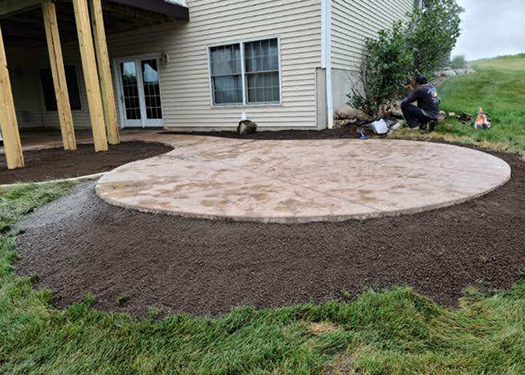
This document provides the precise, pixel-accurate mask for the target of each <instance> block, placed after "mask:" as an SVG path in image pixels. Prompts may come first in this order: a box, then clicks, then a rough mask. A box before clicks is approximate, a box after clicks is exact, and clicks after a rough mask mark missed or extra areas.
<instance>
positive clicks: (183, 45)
mask: <svg viewBox="0 0 525 375" xmlns="http://www.w3.org/2000/svg"><path fill="white" fill-rule="evenodd" d="M187 4H188V6H189V9H190V18H191V19H190V22H188V23H184V24H178V25H177V24H175V25H164V26H160V27H154V28H148V29H141V30H138V31H137V32H132V33H126V34H119V35H115V36H112V37H110V38H108V45H109V52H110V55H111V57H112V58H116V57H124V56H133V55H141V54H148V53H160V52H161V51H165V52H167V53H168V55H169V58H170V61H169V63H168V64H167V65H166V66H165V67H163V68H162V70H161V92H162V102H163V112H164V124H165V126H166V127H182V128H219V127H235V126H236V125H237V123H238V122H239V119H240V117H241V114H242V112H246V113H247V115H248V117H249V118H250V119H252V120H253V121H255V122H257V123H258V124H259V126H261V127H270V128H271V127H287V128H289V127H315V126H316V83H315V79H316V68H317V67H319V66H320V65H321V4H320V0H274V1H264V2H263V1H259V0H257V1H255V0H223V1H217V0H188V1H187ZM268 37H280V41H281V50H280V53H281V67H282V72H281V74H282V104H281V105H258V106H255V105H251V106H250V105H249V106H227V107H226V106H223V107H213V106H212V105H211V92H210V77H209V70H208V47H210V46H214V45H218V44H226V43H230V42H232V43H233V42H238V41H243V40H253V39H265V38H268Z"/></svg>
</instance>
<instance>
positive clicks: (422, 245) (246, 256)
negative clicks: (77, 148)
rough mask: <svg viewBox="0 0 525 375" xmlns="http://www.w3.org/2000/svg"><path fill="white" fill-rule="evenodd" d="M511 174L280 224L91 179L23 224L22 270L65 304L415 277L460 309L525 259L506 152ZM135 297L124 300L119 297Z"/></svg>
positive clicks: (287, 296)
mask: <svg viewBox="0 0 525 375" xmlns="http://www.w3.org/2000/svg"><path fill="white" fill-rule="evenodd" d="M497 156H499V157H501V158H502V159H504V160H506V161H507V162H508V163H509V164H510V165H511V167H512V168H513V178H512V179H511V181H509V183H507V184H506V185H505V186H503V187H502V188H500V189H498V190H496V191H495V192H493V193H491V194H489V195H487V196H485V197H483V198H480V199H477V200H474V201H471V202H468V203H464V204H461V205H458V206H454V207H449V208H446V209H442V210H437V211H431V212H425V213H420V214H416V215H409V216H400V217H389V218H382V219H372V220H367V221H364V222H362V221H355V220H354V221H347V222H344V223H312V224H301V225H278V224H258V223H234V222H226V221H208V220H196V219H185V218H178V217H172V216H163V215H152V214H146V213H139V212H135V211H127V210H124V209H121V208H117V207H113V206H110V205H108V204H106V203H104V202H103V201H102V200H100V199H98V198H97V196H96V195H95V192H94V183H85V184H82V185H79V186H78V187H77V188H75V189H74V191H73V193H72V194H71V195H70V196H68V197H64V198H62V199H60V200H58V201H55V202H53V203H51V204H49V205H47V206H45V207H43V208H42V209H40V210H37V211H36V212H35V213H34V214H33V215H32V216H31V217H29V218H28V219H27V220H26V221H24V222H23V223H21V226H22V227H23V228H25V229H26V230H27V231H26V233H25V234H23V235H21V236H19V237H18V243H19V245H20V251H21V259H20V261H19V262H18V268H19V270H20V272H21V273H22V274H26V275H27V274H31V273H33V272H36V273H37V274H38V275H39V276H40V282H39V287H49V288H51V289H52V290H53V291H54V292H55V301H56V305H57V306H59V307H63V306H67V305H69V304H71V303H72V302H75V301H80V300H83V299H84V298H85V296H86V294H87V293H88V292H91V293H93V294H94V296H95V307H96V308H98V309H101V310H112V311H127V312H129V313H132V314H134V315H139V316H140V315H143V314H145V313H146V312H147V309H148V306H156V307H157V308H161V309H165V310H167V311H172V312H187V313H191V314H212V315H216V314H223V313H226V312H228V311H229V310H230V309H231V307H232V306H236V305H245V304H248V305H254V306H257V307H276V306H285V305H294V304H298V303H304V302H309V301H312V302H322V301H327V300H334V299H340V298H341V291H342V290H346V291H348V292H349V293H351V295H353V296H355V295H357V294H358V293H360V292H362V291H363V290H366V289H368V288H390V287H394V286H400V285H409V286H412V287H414V288H415V289H416V290H418V291H419V292H421V293H423V294H425V295H427V296H429V297H431V298H433V299H434V300H435V301H437V302H438V303H440V304H443V305H446V306H456V305H457V301H458V298H459V297H460V296H461V295H462V293H461V292H462V289H464V288H465V287H467V286H469V285H472V284H476V283H478V282H479V281H480V280H482V281H483V285H484V288H486V289H487V290H490V289H504V288H509V287H510V286H511V285H512V284H513V283H514V282H515V281H516V279H517V278H518V276H519V275H520V273H521V272H522V270H523V269H524V268H525V230H524V228H525V194H524V192H525V163H523V162H522V161H521V160H520V159H519V158H518V157H517V156H513V155H506V154H497ZM121 294H126V295H129V296H130V299H129V301H128V302H127V303H126V304H125V305H124V306H119V304H118V303H117V298H118V296H119V295H121Z"/></svg>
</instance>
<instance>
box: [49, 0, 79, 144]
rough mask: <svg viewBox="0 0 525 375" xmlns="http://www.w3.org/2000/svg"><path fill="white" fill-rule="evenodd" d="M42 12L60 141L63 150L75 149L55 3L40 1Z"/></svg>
mask: <svg viewBox="0 0 525 375" xmlns="http://www.w3.org/2000/svg"><path fill="white" fill-rule="evenodd" d="M42 13H43V16H44V26H45V29H46V38H47V48H48V50H49V63H50V65H51V72H52V73H53V84H54V86H55V96H56V99H57V107H58V118H59V119H60V130H61V131H62V142H63V143H64V149H65V150H76V149H77V142H76V139H75V130H74V128H73V115H72V114H71V104H70V102H69V93H68V90H67V80H66V71H65V69H64V61H63V57H62V47H61V46H60V36H59V33H58V23H57V14H56V8H55V4H54V3H52V2H51V1H44V2H43V3H42Z"/></svg>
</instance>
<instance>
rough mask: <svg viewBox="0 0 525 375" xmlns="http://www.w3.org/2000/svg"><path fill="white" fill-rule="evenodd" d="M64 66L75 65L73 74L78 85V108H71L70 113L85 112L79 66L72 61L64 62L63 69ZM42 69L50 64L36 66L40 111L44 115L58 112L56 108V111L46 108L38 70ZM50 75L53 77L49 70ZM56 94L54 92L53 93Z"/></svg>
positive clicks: (49, 67)
mask: <svg viewBox="0 0 525 375" xmlns="http://www.w3.org/2000/svg"><path fill="white" fill-rule="evenodd" d="M66 66H73V67H75V74H76V76H77V86H78V98H79V99H80V109H73V108H71V113H82V112H85V111H84V109H85V108H86V107H85V104H84V95H83V87H84V86H83V76H81V75H80V74H82V72H81V69H80V67H79V66H78V64H76V63H74V62H71V63H66V62H64V69H65V67H66ZM42 69H51V65H43V66H39V67H38V68H37V72H36V74H37V77H38V81H39V84H38V87H39V88H40V95H41V97H40V103H41V107H42V112H43V113H44V116H45V114H53V113H58V112H59V111H58V108H57V110H56V111H48V110H47V107H46V100H45V97H44V95H45V91H44V85H43V82H42V78H41V75H40V71H41V70H42ZM51 77H53V72H51ZM54 84H55V83H54V81H53V90H54V89H55V86H54ZM55 95H56V93H55ZM68 95H69V88H68ZM57 106H58V103H57Z"/></svg>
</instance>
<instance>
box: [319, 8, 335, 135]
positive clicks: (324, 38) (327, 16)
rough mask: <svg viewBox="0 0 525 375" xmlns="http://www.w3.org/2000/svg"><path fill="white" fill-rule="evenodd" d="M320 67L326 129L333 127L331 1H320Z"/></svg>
mask: <svg viewBox="0 0 525 375" xmlns="http://www.w3.org/2000/svg"><path fill="white" fill-rule="evenodd" d="M321 60H322V62H321V64H322V65H321V66H322V68H324V69H325V72H326V74H325V76H326V116H327V124H328V129H332V128H333V127H334V100H333V87H332V0H321Z"/></svg>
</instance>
